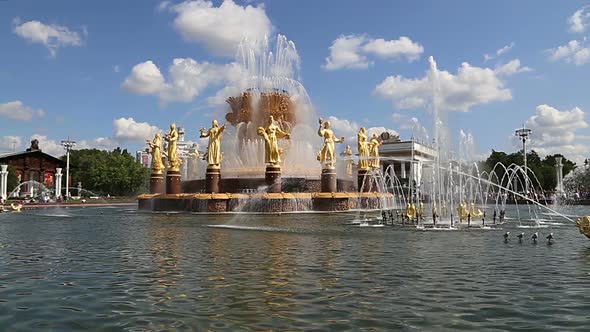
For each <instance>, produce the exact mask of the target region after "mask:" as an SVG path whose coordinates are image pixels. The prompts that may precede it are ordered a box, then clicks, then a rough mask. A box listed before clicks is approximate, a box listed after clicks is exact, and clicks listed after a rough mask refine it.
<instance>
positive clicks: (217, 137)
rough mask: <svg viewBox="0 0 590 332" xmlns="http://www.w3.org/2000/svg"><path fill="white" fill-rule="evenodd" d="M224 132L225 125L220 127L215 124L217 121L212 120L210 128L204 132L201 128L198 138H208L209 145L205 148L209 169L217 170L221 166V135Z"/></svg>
mask: <svg viewBox="0 0 590 332" xmlns="http://www.w3.org/2000/svg"><path fill="white" fill-rule="evenodd" d="M224 130H225V124H224V125H223V126H221V127H219V125H218V124H217V120H213V122H212V123H211V128H210V129H209V130H207V131H205V128H201V129H200V132H201V136H200V137H209V145H208V146H207V153H206V154H205V156H206V158H207V164H208V165H209V167H214V168H219V165H220V164H221V159H222V154H221V133H223V131H224Z"/></svg>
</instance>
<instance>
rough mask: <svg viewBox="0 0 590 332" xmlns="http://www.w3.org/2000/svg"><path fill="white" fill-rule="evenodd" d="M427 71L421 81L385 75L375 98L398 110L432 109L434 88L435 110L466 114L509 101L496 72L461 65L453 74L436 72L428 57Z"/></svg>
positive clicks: (507, 91)
mask: <svg viewBox="0 0 590 332" xmlns="http://www.w3.org/2000/svg"><path fill="white" fill-rule="evenodd" d="M429 61H430V66H431V69H430V71H428V72H427V73H426V75H425V76H424V77H422V78H416V79H409V78H405V77H402V76H400V75H396V76H388V77H387V78H385V80H383V82H381V83H380V84H379V85H377V87H376V88H375V91H374V93H375V94H376V95H377V96H380V97H383V98H387V99H391V100H392V101H393V102H394V104H395V106H396V107H397V108H399V109H407V108H421V107H430V106H432V101H433V95H434V94H433V90H434V88H433V87H434V86H435V85H436V96H437V97H436V101H437V105H438V107H439V108H441V109H444V110H448V111H462V112H467V111H469V109H470V108H471V107H473V106H477V105H481V104H487V103H491V102H495V101H506V100H510V99H512V93H511V92H510V90H509V89H507V88H505V87H504V82H503V81H502V80H500V78H499V77H498V76H499V75H498V73H497V72H496V71H494V70H492V69H490V68H480V67H474V66H471V65H470V64H468V63H466V62H464V63H463V64H462V65H461V67H460V68H459V69H458V71H457V74H456V75H453V74H451V73H449V72H447V71H439V70H438V69H437V68H436V63H435V62H434V59H433V58H432V57H430V58H429Z"/></svg>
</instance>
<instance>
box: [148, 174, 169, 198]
mask: <svg viewBox="0 0 590 332" xmlns="http://www.w3.org/2000/svg"><path fill="white" fill-rule="evenodd" d="M164 193H166V184H165V182H164V174H154V173H152V175H151V176H150V194H164Z"/></svg>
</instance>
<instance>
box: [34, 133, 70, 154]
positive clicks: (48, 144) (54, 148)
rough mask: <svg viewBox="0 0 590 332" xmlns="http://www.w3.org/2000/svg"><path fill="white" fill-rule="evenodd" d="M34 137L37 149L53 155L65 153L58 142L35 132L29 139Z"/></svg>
mask: <svg viewBox="0 0 590 332" xmlns="http://www.w3.org/2000/svg"><path fill="white" fill-rule="evenodd" d="M33 139H36V140H38V141H39V149H41V150H42V151H43V152H45V153H47V154H50V155H52V156H54V157H60V156H63V155H64V154H65V150H64V148H63V146H62V145H61V143H60V142H58V141H56V140H52V139H49V138H48V137H47V136H45V135H39V134H35V135H33V136H31V139H30V140H33Z"/></svg>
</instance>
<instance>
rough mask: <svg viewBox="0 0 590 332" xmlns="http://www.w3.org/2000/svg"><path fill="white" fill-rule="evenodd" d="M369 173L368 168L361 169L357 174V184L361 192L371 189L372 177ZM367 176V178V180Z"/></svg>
mask: <svg viewBox="0 0 590 332" xmlns="http://www.w3.org/2000/svg"><path fill="white" fill-rule="evenodd" d="M367 173H370V171H369V170H368V169H359V170H358V176H357V181H358V182H357V186H358V191H360V192H368V191H369V190H371V178H370V175H369V176H367ZM365 177H366V178H367V179H366V180H365Z"/></svg>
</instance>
